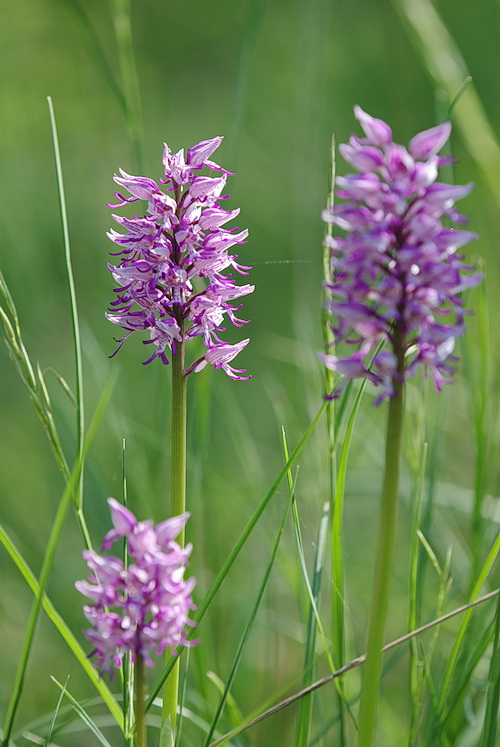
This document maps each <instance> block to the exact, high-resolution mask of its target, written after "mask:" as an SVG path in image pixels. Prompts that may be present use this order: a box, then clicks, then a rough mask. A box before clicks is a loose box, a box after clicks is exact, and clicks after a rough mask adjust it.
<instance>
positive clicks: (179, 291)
mask: <svg viewBox="0 0 500 747" xmlns="http://www.w3.org/2000/svg"><path fill="white" fill-rule="evenodd" d="M221 142H222V137H216V138H213V139H212V140H205V141H203V142H201V143H198V144H197V145H194V146H193V147H192V148H189V149H188V151H187V154H186V156H185V155H184V151H183V150H180V151H179V152H178V153H175V154H172V152H171V151H170V148H169V147H168V145H166V144H165V149H164V153H163V165H164V167H165V178H164V179H162V180H160V181H161V184H164V185H165V186H166V192H164V191H163V190H161V189H160V188H159V186H158V184H157V183H156V182H155V181H154V180H153V179H149V178H146V177H139V176H131V175H130V174H127V173H126V172H125V171H122V170H121V169H120V176H116V175H115V177H114V179H115V182H116V183H117V184H119V185H120V186H121V187H123V188H124V189H126V190H127V191H128V192H129V194H130V195H131V196H130V197H123V196H122V195H121V194H119V193H118V192H117V193H116V196H117V197H118V198H119V200H120V202H119V203H118V204H117V205H110V207H113V208H116V207H121V206H123V205H125V204H127V203H129V202H135V201H137V200H147V203H148V206H147V214H146V215H145V216H143V217H140V218H138V217H136V216H133V217H132V218H123V217H121V216H119V215H113V218H114V219H115V221H116V222H117V223H118V224H119V225H120V226H121V227H122V229H125V231H126V233H120V232H118V231H115V230H113V229H111V230H110V231H109V233H108V237H109V238H110V239H111V241H114V242H115V244H118V246H119V249H120V250H119V251H118V252H117V253H116V256H120V257H121V262H120V264H119V266H115V265H112V264H110V265H108V266H109V269H110V271H111V273H112V275H113V278H114V280H115V281H116V283H117V285H118V287H117V288H116V289H115V293H116V294H117V295H116V299H115V300H114V301H112V302H111V304H110V308H109V310H108V313H106V317H107V318H108V319H109V321H110V322H113V324H117V325H118V326H120V327H121V328H122V329H123V330H124V331H125V334H124V336H123V337H122V338H121V340H120V341H119V342H120V345H119V347H118V350H119V349H120V347H121V346H122V344H123V343H124V342H125V340H126V339H127V338H128V337H129V336H130V335H131V334H132V332H135V331H136V330H145V331H146V332H148V333H149V339H148V340H144V341H143V342H144V343H145V344H152V345H153V346H154V348H153V350H154V352H153V354H152V355H151V357H150V358H148V360H147V361H145V363H150V362H151V361H153V360H154V359H155V358H160V360H161V361H162V362H163V363H165V364H167V363H168V362H169V354H170V353H174V354H175V350H176V347H175V345H176V343H177V342H183V341H185V340H187V339H190V338H192V337H196V336H201V337H202V338H203V343H204V344H205V345H206V347H207V348H208V349H209V350H208V353H206V354H205V355H204V356H202V357H201V358H199V359H198V360H197V361H195V362H194V363H193V365H191V366H190V367H189V369H188V370H187V371H186V373H190V372H191V371H199V370H201V368H203V366H204V365H205V364H206V363H207V362H208V363H214V365H215V367H216V368H223V369H224V370H225V371H226V372H227V373H228V374H229V376H231V378H233V379H248V378H250V377H249V376H239V375H237V373H238V374H243V373H245V372H244V371H237V369H233V368H232V367H231V366H227V365H225V364H222V363H221V360H222V358H224V357H225V356H226V355H227V350H228V347H229V346H228V345H227V344H226V343H224V342H223V341H222V340H221V339H220V337H219V332H223V331H224V329H225V328H224V326H223V323H224V320H225V318H226V317H227V318H229V320H230V321H231V322H232V323H233V324H234V325H235V326H237V327H239V326H241V325H242V324H246V322H244V321H243V320H241V319H238V318H237V317H236V316H235V312H236V311H238V309H239V308H240V306H233V305H232V304H231V302H232V301H234V300H235V299H236V298H239V297H240V296H244V295H247V294H248V293H252V291H253V290H254V286H253V285H242V286H237V285H235V283H234V280H233V279H232V275H231V274H224V270H227V269H228V268H231V267H232V268H233V269H234V270H235V271H236V272H238V273H240V274H241V275H246V274H247V270H249V269H250V268H249V267H245V266H243V265H240V264H238V263H237V262H236V259H237V257H236V255H235V254H229V253H228V250H229V249H230V247H232V246H234V245H235V244H243V243H245V240H246V238H247V236H248V231H247V230H243V231H238V229H237V228H234V229H226V228H223V226H224V225H225V224H226V223H227V222H228V221H230V220H232V219H233V218H235V217H236V216H237V215H238V213H239V212H240V211H239V209H235V210H230V211H227V210H223V209H222V208H221V207H220V204H219V203H220V201H221V200H222V199H225V197H227V196H228V195H224V196H222V192H223V190H224V187H225V185H226V179H227V175H228V174H229V172H228V171H225V170H224V169H223V168H222V167H221V166H218V165H217V164H216V163H214V162H213V161H211V160H210V157H211V156H212V154H213V153H214V151H215V150H216V149H217V148H218V147H219V145H220V144H221ZM203 168H207V169H210V170H211V171H216V172H217V171H218V172H222V176H216V177H212V176H204V175H200V173H199V171H200V170H201V169H203ZM245 344H246V343H245ZM232 347H233V349H234V348H235V347H236V346H232ZM242 347H244V345H241V344H240V349H241V348H242ZM116 352H117V351H115V353H113V355H115V354H116ZM236 352H238V351H236ZM236 352H235V353H234V354H235V355H236ZM232 357H234V356H232ZM236 371H237V373H236Z"/></svg>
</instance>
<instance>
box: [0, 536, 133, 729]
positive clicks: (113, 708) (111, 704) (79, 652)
mask: <svg viewBox="0 0 500 747" xmlns="http://www.w3.org/2000/svg"><path fill="white" fill-rule="evenodd" d="M0 542H1V543H2V544H3V546H4V547H5V549H6V550H7V552H8V553H9V555H10V557H11V558H12V560H13V561H14V563H15V564H16V566H17V567H18V569H19V571H20V572H21V574H22V576H23V578H24V580H25V581H26V583H27V584H28V586H29V587H30V589H31V590H32V592H33V594H34V595H35V596H37V597H38V596H42V605H43V609H44V610H45V613H46V615H47V617H48V618H49V620H50V621H51V622H52V623H53V624H54V626H55V628H56V630H58V631H59V633H60V635H61V636H62V638H63V640H64V641H65V642H66V644H67V645H68V647H69V649H70V651H71V652H72V653H73V654H74V656H75V658H76V660H77V661H78V663H79V664H80V666H81V668H82V670H83V671H84V672H85V674H86V675H87V677H88V678H89V679H90V681H91V682H92V684H93V686H94V687H95V688H96V690H97V692H98V693H99V695H100V697H101V698H102V701H103V703H104V704H105V705H106V707H107V708H108V710H109V712H110V713H111V715H112V716H113V718H114V719H115V721H116V723H117V724H118V726H119V727H120V728H123V724H122V722H123V715H122V711H121V709H120V706H119V705H118V703H117V702H116V700H115V697H114V695H113V694H112V692H111V691H110V689H109V688H108V686H107V685H106V683H105V682H104V680H103V679H102V678H101V677H100V676H99V673H98V672H97V670H96V668H95V667H94V666H93V665H92V663H91V662H90V660H89V658H88V656H87V654H86V652H85V651H84V650H83V648H82V647H81V646H80V644H79V643H78V641H77V639H76V638H75V636H74V635H73V633H72V632H71V630H70V629H69V628H68V626H67V624H66V623H65V622H64V620H63V618H62V617H61V615H60V614H59V613H58V612H57V610H56V608H55V607H54V605H53V604H52V602H51V601H50V599H49V598H48V596H47V595H46V594H43V595H41V594H40V586H39V584H38V581H37V578H36V576H35V574H34V573H33V571H32V570H31V568H30V567H29V565H28V564H27V563H26V561H25V559H24V558H23V556H22V554H21V553H20V551H19V550H18V548H17V547H16V545H15V543H14V542H13V540H12V539H11V538H10V537H9V535H8V534H7V532H6V531H5V529H4V527H3V526H2V525H1V524H0Z"/></svg>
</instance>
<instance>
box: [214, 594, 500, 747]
mask: <svg viewBox="0 0 500 747" xmlns="http://www.w3.org/2000/svg"><path fill="white" fill-rule="evenodd" d="M497 596H500V589H495V590H494V591H490V592H489V593H488V594H484V595H483V596H482V597H479V598H478V599H476V600H475V601H473V602H469V603H468V604H464V605H462V606H461V607H457V608H456V609H454V610H452V611H451V612H447V613H446V614H445V615H442V616H441V617H438V618H436V619H435V620H431V621H430V622H428V623H426V624H425V625H421V626H420V627H419V628H417V629H416V630H412V631H410V632H409V633H406V634H405V635H403V636H401V637H400V638H396V639H395V640H394V641H391V642H390V643H387V644H386V645H385V646H384V648H383V649H382V651H383V652H384V653H386V652H388V651H392V650H393V649H395V648H397V647H399V646H402V645H403V644H405V643H408V641H410V640H411V639H412V638H414V637H415V636H419V635H421V634H422V633H425V632H427V631H429V630H432V629H433V628H435V627H436V626H439V625H442V624H443V623H444V622H447V621H448V620H451V619H452V618H454V617H456V616H457V615H462V614H467V612H470V611H472V610H473V609H474V608H475V607H478V606H479V605H482V604H484V603H485V602H487V601H488V600H490V599H493V598H494V597H497ZM365 660H366V655H365V654H363V655H362V656H358V657H357V658H356V659H353V660H352V661H350V662H349V664H346V665H345V666H344V667H342V669H339V670H338V671H337V672H333V674H328V675H327V676H326V677H322V678H321V679H320V680H317V681H316V682H313V683H312V685H309V686H308V687H306V688H304V689H303V690H300V691H299V692H298V693H294V694H293V695H291V696H289V697H288V698H285V699H284V700H282V701H280V702H279V703H275V704H274V705H273V706H271V707H270V708H269V709H267V710H266V711H263V712H261V713H259V714H258V715H257V716H252V717H250V718H249V719H247V720H245V721H244V722H243V723H242V724H240V726H238V728H237V729H233V730H232V731H231V732H228V733H227V734H224V735H223V736H222V737H220V738H219V739H217V740H216V741H215V742H212V744H211V745H209V747H218V746H219V745H222V744H225V743H226V742H227V741H228V740H230V739H233V737H235V736H237V735H238V734H240V733H241V732H242V731H245V730H246V729H250V728H251V727H252V726H255V725H256V724H258V723H261V722H262V721H264V720H265V719H267V718H269V717H270V716H273V715H274V714H276V713H278V712H279V711H281V710H283V709H284V708H288V706H290V705H293V704H294V703H296V702H297V701H298V700H300V699H301V698H303V697H304V696H306V695H308V694H309V693H311V692H314V691H315V690H318V689H319V688H321V687H325V686H326V685H328V684H329V683H330V682H332V681H334V680H335V679H336V678H337V677H340V676H341V675H343V674H345V673H346V672H349V671H351V670H353V669H356V668H357V667H360V666H362V665H363V664H364V663H365Z"/></svg>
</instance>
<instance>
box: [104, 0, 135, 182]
mask: <svg viewBox="0 0 500 747" xmlns="http://www.w3.org/2000/svg"><path fill="white" fill-rule="evenodd" d="M111 10H112V14H113V22H114V26H115V36H116V46H117V49H118V62H119V65H120V75H121V85H122V90H123V99H124V101H125V119H126V122H127V128H128V134H129V137H130V141H131V143H132V147H133V149H134V155H135V161H136V166H137V168H138V169H139V171H140V172H142V171H143V168H142V147H141V141H142V113H141V94H140V88H139V81H138V77H137V68H136V64H135V58H134V47H133V43H132V18H131V16H132V9H131V0H111Z"/></svg>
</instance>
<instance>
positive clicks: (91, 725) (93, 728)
mask: <svg viewBox="0 0 500 747" xmlns="http://www.w3.org/2000/svg"><path fill="white" fill-rule="evenodd" d="M50 679H51V680H52V682H54V683H55V684H56V685H57V687H58V688H60V690H61V692H62V694H63V696H64V697H65V698H66V699H67V700H68V701H69V702H70V704H71V706H72V708H73V709H74V711H75V713H76V714H78V716H79V717H80V718H81V720H82V721H83V723H84V724H85V726H86V727H87V728H88V730H89V731H90V732H92V734H93V735H94V736H95V738H96V739H97V741H98V742H99V744H102V747H112V745H111V744H110V743H109V742H108V740H107V739H106V737H105V736H104V734H103V733H102V731H101V730H100V729H99V727H98V726H97V725H96V724H95V722H94V721H93V720H92V719H91V718H90V716H89V715H88V713H87V711H86V710H85V708H83V706H81V705H80V703H79V702H78V701H77V700H76V698H74V697H73V695H71V693H70V692H69V691H68V689H67V688H66V685H62V684H61V683H60V682H59V681H58V680H56V678H55V677H53V676H52V675H51V676H50Z"/></svg>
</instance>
